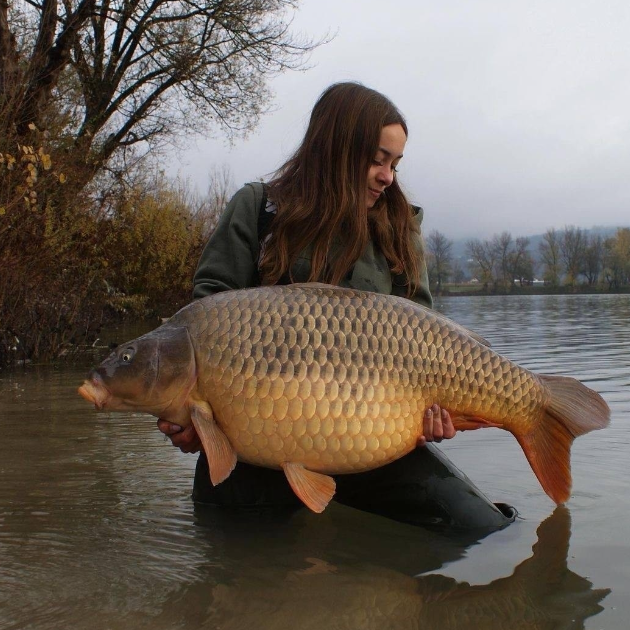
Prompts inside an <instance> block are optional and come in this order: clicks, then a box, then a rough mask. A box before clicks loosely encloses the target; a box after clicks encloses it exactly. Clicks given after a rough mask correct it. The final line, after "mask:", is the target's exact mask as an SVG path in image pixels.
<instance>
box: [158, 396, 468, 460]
mask: <svg viewBox="0 0 630 630" xmlns="http://www.w3.org/2000/svg"><path fill="white" fill-rule="evenodd" d="M157 426H158V429H159V430H160V431H162V433H164V435H166V436H167V437H168V438H170V440H171V442H172V443H173V446H177V447H178V448H179V449H180V450H181V451H182V453H198V452H199V451H200V450H201V440H200V439H199V436H198V435H197V431H195V427H194V426H193V425H192V424H190V425H189V426H187V427H186V428H182V427H181V426H179V425H178V424H173V423H172V422H168V421H166V420H162V419H159V418H158V421H157ZM423 427H424V428H423V431H424V433H423V435H422V436H421V437H419V438H418V446H424V445H425V444H426V443H427V442H441V441H442V440H450V439H451V438H452V437H455V427H454V426H453V421H452V420H451V416H450V414H449V413H448V411H446V409H440V407H439V406H438V405H432V406H431V407H429V408H428V409H427V410H426V411H425V412H424V423H423Z"/></svg>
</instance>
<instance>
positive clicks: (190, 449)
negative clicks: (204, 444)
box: [157, 418, 201, 453]
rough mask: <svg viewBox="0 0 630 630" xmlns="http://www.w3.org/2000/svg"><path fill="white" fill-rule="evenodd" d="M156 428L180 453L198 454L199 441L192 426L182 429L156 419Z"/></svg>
mask: <svg viewBox="0 0 630 630" xmlns="http://www.w3.org/2000/svg"><path fill="white" fill-rule="evenodd" d="M157 426H158V429H159V430H160V431H162V433H164V435H166V437H168V438H170V440H171V442H172V443H173V446H177V447H178V448H179V449H180V450H181V451H182V453H198V452H199V451H200V450H201V440H200V439H199V435H198V434H197V431H196V430H195V427H194V425H192V424H190V425H188V426H187V427H185V428H184V427H180V426H179V424H173V423H172V422H168V421H166V420H162V419H161V418H158V421H157Z"/></svg>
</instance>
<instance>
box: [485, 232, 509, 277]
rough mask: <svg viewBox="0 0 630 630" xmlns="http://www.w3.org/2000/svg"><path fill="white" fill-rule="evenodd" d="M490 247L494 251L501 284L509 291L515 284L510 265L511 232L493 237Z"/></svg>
mask: <svg viewBox="0 0 630 630" xmlns="http://www.w3.org/2000/svg"><path fill="white" fill-rule="evenodd" d="M490 247H491V248H492V250H493V251H494V255H495V259H496V261H497V266H498V270H497V271H498V274H499V277H500V280H501V283H502V284H503V287H504V288H505V289H507V288H509V287H511V286H512V284H513V283H514V278H513V276H512V271H511V263H510V257H511V255H512V235H511V234H510V233H509V232H502V233H501V234H500V235H497V236H493V237H492V241H491V245H490Z"/></svg>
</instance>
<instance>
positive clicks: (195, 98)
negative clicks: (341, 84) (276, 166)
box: [0, 0, 321, 189]
mask: <svg viewBox="0 0 630 630" xmlns="http://www.w3.org/2000/svg"><path fill="white" fill-rule="evenodd" d="M18 3H19V0H18ZM297 5H298V0H204V1H203V2H198V1H197V0H148V1H147V0H102V1H99V2H97V1H96V0H63V2H60V1H59V0H41V1H38V0H24V1H23V2H22V3H20V4H19V7H18V8H19V10H20V11H22V14H21V15H26V17H27V23H28V24H29V25H30V27H31V28H32V31H33V33H32V36H29V34H28V33H24V32H22V31H20V32H16V30H17V29H18V28H19V25H22V24H23V23H22V22H19V21H18V8H14V7H13V6H11V5H9V3H8V2H7V0H0V61H1V63H0V111H2V112H3V114H4V115H3V116H2V120H1V121H0V135H1V134H5V135H6V134H10V133H17V134H18V136H19V137H22V138H26V137H28V135H29V130H30V129H32V128H33V125H34V126H35V127H37V128H38V129H45V128H46V127H47V125H48V123H49V121H50V111H51V109H53V110H55V111H57V112H58V111H59V110H60V109H61V110H64V112H65V118H64V121H65V125H66V126H65V132H66V134H67V140H66V141H65V147H66V148H67V153H68V155H69V156H72V157H73V163H74V165H75V167H76V168H75V173H74V182H75V184H76V186H77V187H78V188H79V189H80V188H81V187H83V186H84V185H85V184H86V183H87V182H89V181H90V180H91V179H92V178H93V177H94V175H95V174H96V173H98V172H99V170H100V169H102V168H103V166H104V165H106V164H107V163H108V162H109V161H110V159H111V158H112V156H114V155H115V154H117V153H118V154H120V153H121V152H127V151H129V150H131V149H134V150H140V151H141V152H142V151H146V150H147V148H150V147H155V146H159V145H160V143H161V142H164V141H165V140H172V139H173V138H175V137H176V136H178V135H180V136H184V135H185V134H199V133H205V132H207V131H208V130H209V129H214V128H221V129H223V130H224V131H225V132H227V134H228V135H238V134H243V133H246V132H247V131H248V130H250V129H252V128H253V126H254V125H255V124H256V122H257V121H258V120H259V118H260V116H261V114H262V113H263V112H265V111H267V110H268V109H269V107H270V105H271V98H270V91H269V88H268V87H267V80H268V79H269V77H271V76H273V75H275V74H277V73H280V72H282V71H284V70H286V69H289V68H298V67H300V66H301V65H303V63H304V60H305V55H307V54H308V53H309V52H310V51H312V50H313V49H314V47H316V46H317V45H319V44H320V43H321V41H320V42H315V43H314V42H313V41H311V40H307V39H302V38H298V37H296V36H294V35H292V34H291V33H290V24H291V20H290V12H291V11H293V10H295V9H296V8H297ZM23 142H25V140H23Z"/></svg>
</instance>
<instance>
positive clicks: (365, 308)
mask: <svg viewBox="0 0 630 630" xmlns="http://www.w3.org/2000/svg"><path fill="white" fill-rule="evenodd" d="M249 295H250V293H247V292H246V293H245V294H244V297H241V296H239V299H238V300H235V299H234V297H233V296H232V295H231V294H229V293H226V294H223V295H217V296H214V297H213V298H210V300H211V302H212V304H213V305H212V307H211V308H209V309H203V310H202V309H199V310H200V311H201V313H202V315H203V322H199V323H197V321H198V318H197V316H195V317H194V318H192V321H191V323H190V325H189V327H190V330H191V334H192V336H193V337H195V338H198V340H199V344H198V345H199V346H200V347H205V348H210V349H212V350H211V351H210V352H209V353H208V355H207V358H202V362H204V364H205V363H206V362H207V369H205V370H204V373H203V376H202V377H201V378H200V379H199V381H198V393H199V394H200V395H201V397H202V398H203V399H204V400H207V401H208V402H210V405H211V407H212V409H213V410H214V413H215V417H216V420H217V422H218V424H219V425H220V427H221V428H222V430H223V431H224V432H225V434H226V435H227V437H228V439H229V440H230V443H231V444H232V445H233V446H234V448H235V450H236V452H237V454H238V457H239V459H242V460H243V461H247V462H249V463H254V464H258V465H263V466H267V467H273V468H280V467H281V465H282V464H283V463H284V462H285V461H286V459H287V457H289V458H294V459H296V460H299V461H300V462H301V463H303V464H304V465H305V466H306V467H308V468H309V469H311V470H315V471H318V472H323V473H349V472H357V471H360V470H366V469H368V468H373V467H377V466H381V465H384V464H386V463H388V462H390V461H393V460H394V459H397V458H399V457H401V456H402V455H404V454H406V453H408V452H409V451H411V450H412V449H413V448H415V446H416V443H417V440H418V437H419V436H420V435H422V428H423V414H424V410H425V409H426V408H427V407H428V406H430V405H431V404H432V403H433V402H435V401H440V403H441V404H442V405H443V406H445V407H447V408H448V406H449V404H451V403H456V404H457V405H458V406H459V407H461V411H463V412H470V413H478V412H479V411H481V410H485V408H486V407H488V409H487V410H486V417H487V418H488V419H490V420H492V421H495V422H500V421H502V420H504V419H505V418H506V417H507V416H508V415H512V416H522V415H524V413H526V410H527V409H528V408H531V407H535V406H536V405H537V404H539V403H540V400H541V398H542V392H541V387H540V386H538V387H536V385H539V384H537V383H536V379H535V376H534V375H532V374H527V373H526V372H525V371H524V370H523V369H522V368H518V367H516V366H510V365H509V364H508V362H507V359H503V361H501V359H500V358H499V357H498V355H496V354H494V353H493V352H492V351H491V350H489V349H485V348H482V347H481V346H480V344H479V342H477V341H475V340H474V339H472V338H470V337H469V336H468V337H467V336H466V335H465V333H463V332H458V331H456V330H452V329H450V328H449V327H448V325H446V324H445V323H442V322H441V321H440V320H439V319H438V317H437V315H434V314H433V313H432V312H431V311H429V310H427V309H424V308H422V307H419V306H418V305H416V304H414V303H412V302H410V301H407V300H402V299H400V300H393V299H392V298H391V297H389V296H381V295H378V294H364V293H357V292H354V293H350V294H348V292H346V291H344V290H339V289H333V288H314V289H311V290H310V291H302V292H301V293H300V294H299V299H295V293H294V292H293V291H291V290H286V289H284V290H283V289H278V288H275V289H274V290H271V289H266V290H265V289H263V290H259V291H257V292H256V294H255V295H252V297H251V298H250V297H249ZM267 296H268V297H267ZM443 321H444V320H443ZM244 323H245V324H248V326H247V325H244ZM195 327H198V331H195ZM456 353H457V356H458V358H460V359H461V361H460V363H459V366H458V365H457V362H456V361H453V356H454V355H455V354H456ZM466 357H470V360H469V361H468V360H467V359H466ZM493 359H494V367H493ZM502 362H503V364H505V365H506V367H507V369H506V371H505V372H501V373H500V377H499V378H498V379H497V376H496V374H495V371H496V370H497V368H498V367H500V366H501V364H502ZM461 366H464V369H460V370H459V371H458V369H457V368H458V367H461ZM340 384H342V386H341V387H340ZM506 391H507V392H509V394H508V395H507V396H502V392H506ZM491 399H492V408H490V406H489V405H488V404H487V403H488V402H490V401H491ZM498 399H504V400H503V404H501V405H497V400H498ZM353 454H354V455H353Z"/></svg>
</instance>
